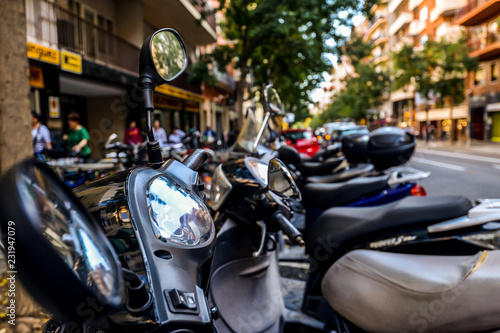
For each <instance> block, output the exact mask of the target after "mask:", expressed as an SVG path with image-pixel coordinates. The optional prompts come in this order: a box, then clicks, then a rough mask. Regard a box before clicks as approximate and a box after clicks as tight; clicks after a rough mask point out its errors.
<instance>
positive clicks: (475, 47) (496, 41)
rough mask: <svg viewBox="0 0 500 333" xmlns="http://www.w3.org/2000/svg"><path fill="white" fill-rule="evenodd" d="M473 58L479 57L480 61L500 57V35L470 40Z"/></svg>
mask: <svg viewBox="0 0 500 333" xmlns="http://www.w3.org/2000/svg"><path fill="white" fill-rule="evenodd" d="M469 48H470V50H471V52H470V53H469V55H470V56H471V57H479V60H481V61H483V60H489V59H493V58H496V57H498V56H499V55H500V33H488V35H487V36H486V38H476V39H471V40H469Z"/></svg>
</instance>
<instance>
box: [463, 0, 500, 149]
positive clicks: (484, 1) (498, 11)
mask: <svg viewBox="0 0 500 333" xmlns="http://www.w3.org/2000/svg"><path fill="white" fill-rule="evenodd" d="M456 19H457V23H458V24H460V25H462V26H464V27H466V28H467V39H468V41H469V47H470V49H471V52H470V56H473V57H478V58H479V67H478V69H477V70H476V71H475V72H474V73H470V75H468V77H467V81H466V87H465V90H466V94H467V96H468V107H469V110H470V119H471V125H472V127H471V129H470V134H471V138H473V139H476V140H488V141H495V142H500V80H499V76H500V72H499V71H500V66H499V64H500V29H499V23H500V2H498V1H495V0H473V1H468V3H467V4H466V5H465V6H464V7H463V8H462V9H460V10H459V11H458V13H457V17H456Z"/></svg>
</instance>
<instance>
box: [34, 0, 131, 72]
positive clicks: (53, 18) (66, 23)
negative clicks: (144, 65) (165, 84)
mask: <svg viewBox="0 0 500 333" xmlns="http://www.w3.org/2000/svg"><path fill="white" fill-rule="evenodd" d="M31 4H32V5H33V7H30V9H29V10H27V12H26V20H27V29H26V30H27V39H28V41H30V42H34V43H41V44H45V45H49V46H53V47H56V48H64V49H67V50H70V51H73V52H76V53H79V54H81V55H82V56H83V57H84V58H86V59H88V60H91V61H94V62H96V63H99V64H103V65H106V66H111V67H117V68H119V69H121V70H126V71H128V72H132V73H134V74H137V72H138V69H139V68H138V64H139V53H140V50H139V49H138V48H137V47H136V46H134V45H132V44H131V43H129V42H127V41H126V40H124V39H122V38H120V37H118V36H116V35H114V34H112V33H110V32H109V31H106V30H104V29H103V28H102V27H100V26H97V25H95V24H93V23H92V22H90V21H87V20H85V19H84V18H81V17H79V16H78V15H76V14H74V13H73V12H71V11H69V10H67V9H65V8H63V7H60V6H59V5H57V4H56V3H54V2H52V1H49V0H31ZM32 10H35V11H36V12H35V13H33V12H32Z"/></svg>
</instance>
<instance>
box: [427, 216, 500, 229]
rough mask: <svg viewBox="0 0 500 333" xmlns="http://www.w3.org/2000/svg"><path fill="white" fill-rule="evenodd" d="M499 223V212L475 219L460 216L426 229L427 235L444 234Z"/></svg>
mask: <svg viewBox="0 0 500 333" xmlns="http://www.w3.org/2000/svg"><path fill="white" fill-rule="evenodd" d="M496 221H500V212H496V213H493V214H488V215H481V216H475V217H468V216H462V217H458V218H455V219H452V220H448V221H444V222H441V223H437V224H433V225H431V226H428V227H427V232H428V233H430V234H431V233H437V232H445V231H450V230H457V229H463V228H469V227H474V226H477V225H480V224H483V223H488V222H496Z"/></svg>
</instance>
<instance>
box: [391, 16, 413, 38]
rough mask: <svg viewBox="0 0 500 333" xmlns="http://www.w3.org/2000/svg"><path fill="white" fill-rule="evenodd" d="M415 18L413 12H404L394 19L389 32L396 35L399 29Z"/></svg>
mask: <svg viewBox="0 0 500 333" xmlns="http://www.w3.org/2000/svg"><path fill="white" fill-rule="evenodd" d="M412 20H413V14H411V13H408V12H403V13H401V15H399V17H398V18H397V19H396V20H395V21H394V23H393V24H392V25H391V26H390V27H389V34H391V35H395V34H396V33H397V32H398V31H399V30H401V29H402V28H404V27H405V26H407V25H408V24H410V22H411V21H412Z"/></svg>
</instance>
